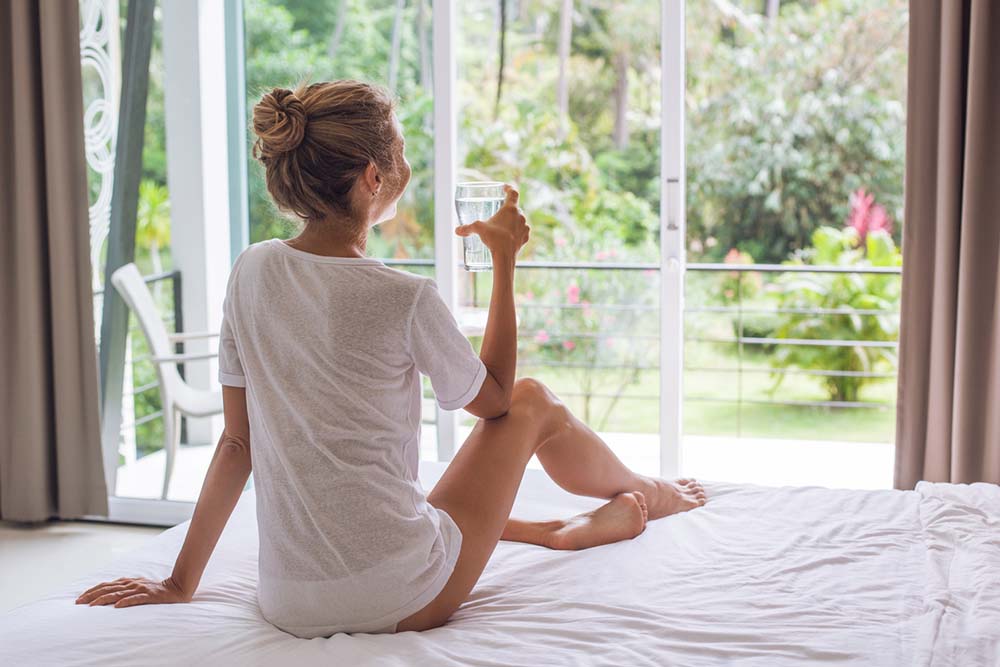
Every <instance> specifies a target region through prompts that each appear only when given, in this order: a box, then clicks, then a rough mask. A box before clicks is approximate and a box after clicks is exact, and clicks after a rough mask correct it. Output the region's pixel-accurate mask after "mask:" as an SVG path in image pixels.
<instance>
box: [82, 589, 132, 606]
mask: <svg viewBox="0 0 1000 667" xmlns="http://www.w3.org/2000/svg"><path fill="white" fill-rule="evenodd" d="M129 595H135V590H134V589H131V588H129V589H125V590H121V591H112V592H110V593H105V594H103V595H101V596H100V597H97V598H95V599H93V600H91V602H90V606H91V607H94V606H99V605H105V604H110V603H112V602H117V601H118V600H120V599H121V598H123V597H127V596H129Z"/></svg>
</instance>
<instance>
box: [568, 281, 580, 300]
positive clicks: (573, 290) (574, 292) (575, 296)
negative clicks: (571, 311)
mask: <svg viewBox="0 0 1000 667" xmlns="http://www.w3.org/2000/svg"><path fill="white" fill-rule="evenodd" d="M566 299H567V300H568V301H569V302H570V303H579V302H580V286H579V285H576V284H573V285H570V286H569V287H567V288H566Z"/></svg>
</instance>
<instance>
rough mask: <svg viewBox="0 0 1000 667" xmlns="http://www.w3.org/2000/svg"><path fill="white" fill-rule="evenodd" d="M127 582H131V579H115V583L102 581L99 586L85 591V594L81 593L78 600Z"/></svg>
mask: <svg viewBox="0 0 1000 667" xmlns="http://www.w3.org/2000/svg"><path fill="white" fill-rule="evenodd" d="M127 581H131V579H129V578H127V577H120V578H118V579H115V580H114V581H102V582H101V583H99V584H97V585H96V586H91V587H90V588H88V589H87V590H85V591H84V592H83V593H81V594H80V597H78V598H77V600H81V599H83V598H84V597H85V596H86V595H89V594H90V593H93V592H95V591H96V590H98V589H100V588H104V587H105V586H113V585H116V584H121V583H124V582H127Z"/></svg>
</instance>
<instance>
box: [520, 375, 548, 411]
mask: <svg viewBox="0 0 1000 667" xmlns="http://www.w3.org/2000/svg"><path fill="white" fill-rule="evenodd" d="M510 400H511V404H512V405H513V404H514V403H526V404H528V405H537V404H538V403H551V402H553V401H554V400H555V394H553V393H552V392H551V391H549V388H548V387H546V386H545V384H544V383H543V382H542V381H541V380H536V379H535V378H531V377H523V378H518V379H517V380H515V381H514V390H513V392H512V393H511V398H510Z"/></svg>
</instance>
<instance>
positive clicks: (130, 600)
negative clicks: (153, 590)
mask: <svg viewBox="0 0 1000 667" xmlns="http://www.w3.org/2000/svg"><path fill="white" fill-rule="evenodd" d="M150 602H153V596H152V595H150V594H149V593H133V594H132V595H128V596H125V597H123V598H121V599H120V600H118V601H117V602H115V606H116V607H132V606H134V605H137V604H149V603H150Z"/></svg>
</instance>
